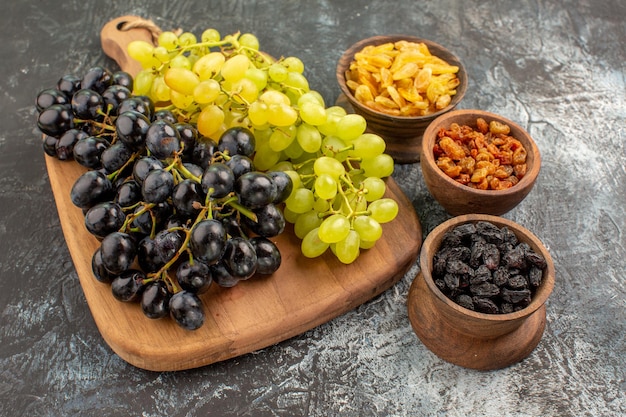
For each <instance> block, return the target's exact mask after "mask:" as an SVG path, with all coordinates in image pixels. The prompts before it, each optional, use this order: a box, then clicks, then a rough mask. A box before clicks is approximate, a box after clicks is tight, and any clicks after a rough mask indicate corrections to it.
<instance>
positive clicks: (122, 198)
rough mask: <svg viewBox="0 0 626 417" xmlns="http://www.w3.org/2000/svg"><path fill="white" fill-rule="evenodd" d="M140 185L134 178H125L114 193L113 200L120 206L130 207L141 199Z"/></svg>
mask: <svg viewBox="0 0 626 417" xmlns="http://www.w3.org/2000/svg"><path fill="white" fill-rule="evenodd" d="M142 197H143V196H142V195H141V186H140V185H139V184H137V181H135V180H126V181H124V182H123V183H122V184H121V185H120V186H119V187H117V193H116V194H115V199H114V200H113V201H115V202H116V203H117V204H119V205H120V206H121V207H130V206H134V205H135V204H137V203H139V202H140V201H141V199H142Z"/></svg>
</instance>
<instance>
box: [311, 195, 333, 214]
mask: <svg viewBox="0 0 626 417" xmlns="http://www.w3.org/2000/svg"><path fill="white" fill-rule="evenodd" d="M329 209H330V202H329V201H328V200H324V199H323V198H316V199H315V203H313V210H315V211H317V212H318V213H326V212H327V211H328V210H329Z"/></svg>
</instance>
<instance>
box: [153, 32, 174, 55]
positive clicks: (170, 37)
mask: <svg viewBox="0 0 626 417" xmlns="http://www.w3.org/2000/svg"><path fill="white" fill-rule="evenodd" d="M157 44H158V45H159V46H162V47H164V48H165V49H167V50H168V51H172V50H174V49H176V48H177V47H178V35H176V34H175V33H174V32H171V31H168V30H166V31H163V32H161V33H159V37H158V38H157Z"/></svg>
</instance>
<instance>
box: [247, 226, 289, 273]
mask: <svg viewBox="0 0 626 417" xmlns="http://www.w3.org/2000/svg"><path fill="white" fill-rule="evenodd" d="M250 244H251V245H252V247H253V248H254V252H255V253H256V259H257V264H256V272H257V273H258V274H263V275H269V274H273V273H274V272H276V271H277V270H278V268H279V267H280V264H281V262H282V256H281V254H280V251H279V250H278V246H276V244H275V243H274V242H272V241H271V240H269V239H267V238H265V237H262V236H255V237H253V238H251V239H250Z"/></svg>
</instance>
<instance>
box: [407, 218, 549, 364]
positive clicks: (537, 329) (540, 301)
mask: <svg viewBox="0 0 626 417" xmlns="http://www.w3.org/2000/svg"><path fill="white" fill-rule="evenodd" d="M480 220H486V221H489V222H491V223H493V224H495V225H496V226H498V227H500V228H501V227H503V226H506V227H508V228H509V230H511V231H512V232H513V233H515V235H516V236H517V238H518V240H519V241H520V242H525V243H527V244H528V245H530V247H531V248H532V249H533V250H534V251H535V252H537V253H539V254H541V255H542V256H543V257H544V259H545V260H546V263H547V267H546V268H545V269H544V271H543V280H542V283H541V285H540V286H539V287H538V288H537V290H536V292H535V294H534V296H533V297H532V299H531V303H530V304H529V305H528V306H527V307H525V308H524V309H522V310H519V311H517V312H514V313H508V314H486V313H479V312H476V311H473V310H469V309H466V308H464V307H461V306H460V305H458V304H457V303H455V302H454V301H452V300H450V299H449V298H448V297H447V296H446V295H445V294H443V293H442V292H441V291H440V290H439V288H438V287H437V285H436V284H435V282H434V281H433V278H432V274H431V273H432V270H433V256H434V254H435V253H436V252H437V251H438V250H439V247H440V245H441V242H442V239H443V237H444V234H445V233H446V232H447V231H449V230H451V229H453V228H454V227H456V226H458V225H461V224H464V223H468V222H473V223H475V222H477V221H480ZM419 262H420V268H421V271H420V273H419V275H418V276H417V277H416V278H415V280H414V282H413V283H412V285H411V289H410V290H409V295H408V299H407V306H408V311H409V319H410V321H411V325H412V327H413V330H414V331H415V333H416V334H417V336H418V337H419V339H420V340H421V341H422V343H424V345H425V346H426V347H427V348H428V349H430V350H431V351H432V352H433V353H435V354H436V355H438V356H439V357H441V358H442V359H444V360H446V361H448V362H451V363H454V364H457V365H460V366H463V367H466V368H473V369H481V370H487V369H498V368H504V367H507V366H509V365H511V364H513V363H516V362H519V361H521V360H522V359H524V358H526V357H527V356H528V355H529V354H530V353H531V352H532V351H533V350H534V348H535V347H536V346H537V345H538V343H539V341H540V339H541V336H542V335H543V331H544V329H545V324H546V308H545V302H546V300H547V299H548V297H549V296H550V294H551V293H552V290H553V288H554V279H555V269H554V263H553V261H552V258H551V256H550V253H549V252H548V250H547V249H546V247H545V246H544V245H543V243H542V242H541V241H540V240H539V239H538V238H537V237H536V236H535V235H534V234H533V233H531V232H530V231H529V230H527V229H526V228H524V227H522V226H520V225H519V224H517V223H515V222H513V221H510V220H507V219H504V218H501V217H498V216H490V215H481V214H470V215H465V216H458V217H455V218H452V219H450V220H448V221H446V222H444V223H442V224H441V225H439V226H437V227H436V228H435V229H434V230H433V231H432V232H430V233H429V234H428V236H427V237H426V240H425V241H424V244H423V245H422V249H421V252H420V257H419Z"/></svg>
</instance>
